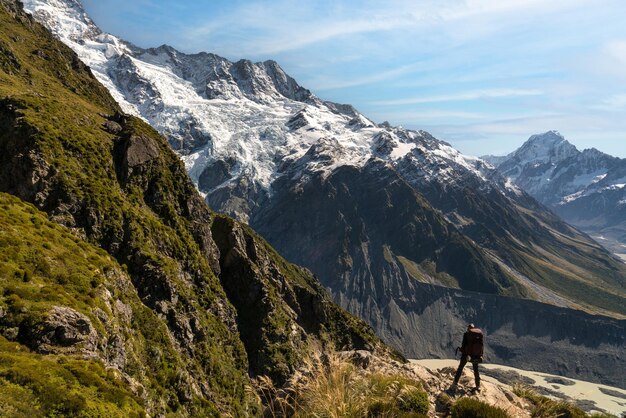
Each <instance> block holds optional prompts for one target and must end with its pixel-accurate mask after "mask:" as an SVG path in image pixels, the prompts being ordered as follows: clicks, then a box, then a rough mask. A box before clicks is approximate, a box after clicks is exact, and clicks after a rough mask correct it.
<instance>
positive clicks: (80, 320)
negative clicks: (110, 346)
mask: <svg viewBox="0 0 626 418" xmlns="http://www.w3.org/2000/svg"><path fill="white" fill-rule="evenodd" d="M18 338H19V340H20V341H22V342H24V343H25V344H26V345H28V346H29V347H31V348H32V349H33V350H35V351H38V352H40V353H44V354H50V353H55V354H82V355H85V356H94V355H95V351H96V346H97V343H98V335H97V333H96V331H95V329H94V328H93V325H92V324H91V320H90V319H89V318H88V317H87V316H85V315H83V314H81V313H79V312H77V311H75V310H74V309H71V308H68V307H66V306H54V307H53V308H52V309H51V310H50V311H49V312H48V313H47V314H46V316H45V317H44V318H43V319H42V320H41V322H39V323H36V324H23V325H22V327H21V329H20V333H19V336H18Z"/></svg>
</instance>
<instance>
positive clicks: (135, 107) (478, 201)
mask: <svg viewBox="0 0 626 418" xmlns="http://www.w3.org/2000/svg"><path fill="white" fill-rule="evenodd" d="M57 3H58V1H56V2H55V1H42V0H28V1H26V2H25V7H26V8H27V10H29V11H30V12H32V13H33V14H34V16H35V17H36V18H37V19H39V20H40V21H42V22H44V23H45V24H46V25H47V26H49V27H51V29H52V30H53V31H54V32H55V33H57V35H58V36H59V37H60V38H61V39H62V40H63V41H64V42H66V43H67V44H68V45H69V46H71V47H72V48H73V49H74V50H75V51H76V52H77V54H78V56H79V57H80V58H81V59H82V60H83V61H84V62H85V63H87V64H88V65H89V66H90V67H91V69H92V71H93V72H94V75H95V76H96V77H97V78H98V79H99V80H100V81H101V82H102V83H103V84H104V85H105V86H106V87H107V88H108V89H109V90H110V91H111V94H112V95H113V97H114V98H115V99H116V100H117V101H118V102H119V103H120V106H122V108H124V109H125V110H126V111H128V112H132V113H134V114H137V115H140V116H141V117H142V118H144V119H145V120H147V121H149V122H150V123H151V124H152V125H153V126H154V127H155V128H157V129H158V130H159V131H160V132H161V133H163V134H165V135H166V136H168V138H169V142H170V145H172V146H173V147H174V148H175V149H176V150H177V151H178V153H179V155H181V158H182V159H183V161H185V164H186V167H187V170H188V171H189V173H190V175H191V177H192V179H193V181H194V182H195V183H196V185H197V186H198V188H199V190H200V192H201V193H202V194H203V196H204V197H205V198H206V200H207V202H208V203H209V204H210V206H211V207H213V208H214V209H216V210H218V211H220V212H225V213H228V214H231V215H233V216H236V217H238V218H239V219H241V220H244V221H247V222H248V223H249V224H250V225H251V226H252V227H253V228H254V229H255V230H257V231H259V232H260V233H261V234H262V235H263V236H264V238H266V239H268V241H269V242H270V243H271V244H272V245H274V246H275V247H276V248H277V249H278V250H279V251H280V252H281V254H284V255H285V256H286V257H287V258H288V259H289V260H290V261H296V262H300V263H302V264H303V265H305V266H307V267H309V268H310V269H311V270H312V271H313V272H314V273H316V274H317V275H318V276H319V278H320V280H321V281H322V283H323V284H324V285H325V286H326V287H327V288H329V289H330V291H331V292H332V294H333V297H334V298H335V300H337V301H339V302H340V303H341V304H342V306H344V307H346V308H348V309H349V310H350V311H351V312H353V313H357V314H359V315H360V316H361V317H363V318H365V319H366V320H367V321H368V322H369V323H370V324H373V325H374V326H375V327H376V331H377V332H378V333H379V335H384V336H386V337H387V338H389V336H395V337H393V339H388V341H390V342H393V344H394V345H395V346H396V347H398V348H401V349H402V350H403V351H405V352H408V351H410V350H413V349H414V348H415V347H416V348H415V349H417V350H419V351H416V352H415V353H416V354H418V355H427V353H429V352H430V351H432V350H433V348H434V347H437V346H439V344H441V343H442V341H440V340H439V339H436V340H433V341H423V342H422V344H421V345H418V346H415V345H414V342H415V341H414V340H413V339H411V338H410V336H411V335H412V334H414V333H415V327H416V326H417V324H418V322H411V321H405V320H403V317H404V316H410V313H411V312H412V311H413V310H415V309H418V310H419V307H415V306H412V305H411V304H410V303H406V301H412V300H418V299H419V292H421V291H429V290H428V289H429V288H423V287H421V286H420V284H421V283H430V284H433V285H439V286H447V287H452V288H461V289H464V290H470V291H481V292H488V293H493V294H497V295H510V296H514V297H518V298H532V299H536V300H540V301H544V302H548V303H552V304H557V305H560V306H563V307H573V308H584V309H588V310H590V311H593V312H605V313H608V314H610V315H615V316H620V315H624V312H623V310H624V304H623V300H624V294H623V292H624V280H625V277H626V270H625V268H624V266H623V264H622V263H620V262H619V261H617V260H615V259H614V258H612V257H611V256H610V254H608V253H607V252H606V251H605V250H604V249H602V248H601V247H600V246H599V245H598V244H597V243H595V242H593V241H592V240H590V239H589V238H588V237H586V236H585V235H583V234H581V233H580V232H579V231H577V230H575V229H574V228H572V227H570V226H569V225H567V224H565V223H563V222H562V221H561V220H560V219H558V218H557V217H556V216H554V215H553V214H552V213H550V212H548V211H546V210H545V208H544V207H543V206H542V205H540V204H539V203H537V202H536V201H535V200H534V199H533V198H531V197H530V196H529V195H527V194H526V193H525V192H523V191H522V190H521V189H519V188H518V187H516V186H514V185H513V184H511V183H510V182H507V181H506V179H505V178H504V177H502V176H501V175H500V174H499V173H497V172H496V171H495V170H494V169H493V168H492V167H490V166H489V165H488V164H486V163H485V162H483V161H482V160H480V159H477V158H472V157H467V156H464V155H462V154H460V153H459V152H458V151H456V150H454V149H453V148H452V147H450V146H449V145H448V144H446V143H445V142H442V141H439V140H437V139H436V138H434V137H432V136H431V135H429V134H428V133H427V132H424V131H411V130H406V129H403V128H399V127H391V126H389V125H388V124H381V125H376V124H375V123H373V122H372V121H370V120H368V119H367V118H366V117H364V116H363V115H360V114H359V113H358V112H357V111H355V110H354V109H353V108H352V107H351V106H348V105H338V104H334V103H328V102H324V101H322V100H320V99H318V98H316V97H315V96H314V95H312V94H310V92H308V91H307V90H305V89H303V88H301V87H300V86H298V85H297V83H295V82H294V81H293V80H292V79H290V78H289V77H288V76H287V75H286V74H284V72H283V71H282V70H280V69H279V68H278V67H277V66H276V65H275V64H273V63H256V64H254V63H250V62H249V61H248V62H246V61H240V62H238V63H232V62H230V61H228V60H225V59H223V58H220V57H217V56H215V55H212V54H206V53H200V54H193V55H188V54H183V53H180V52H178V51H175V50H174V49H173V48H171V47H166V46H163V47H159V48H155V49H142V48H138V47H136V46H133V45H131V44H129V43H127V42H124V41H122V40H120V39H118V38H116V37H115V36H113V35H109V34H105V33H102V32H100V31H98V32H97V33H95V32H94V31H93V26H92V25H93V24H92V22H91V21H88V20H86V19H85V18H84V13H83V12H82V11H81V10H80V9H77V8H75V7H74V6H75V5H76V3H75V2H71V3H64V4H65V5H66V6H67V7H65V8H59V7H57ZM67 21H71V22H72V25H66V24H65V22H67ZM66 26H67V28H66ZM75 31H78V32H80V31H83V32H84V33H85V36H84V38H83V39H82V40H81V38H80V37H79V38H76V37H74V36H73V35H72V34H74V33H75ZM392 312H393V313H394V314H393V315H391V313H392ZM496 313H497V312H495V311H489V312H485V315H487V316H489V315H495V314H496ZM485 320H486V319H485ZM617 323H618V324H620V325H619V326H623V324H621V323H619V322H617ZM425 326H431V327H432V326H433V325H432V324H430V325H425ZM546 332H550V330H549V329H546ZM433 337H434V338H438V337H437V335H436V334H433ZM568 344H571V347H570V349H571V350H572V351H576V350H577V348H576V345H577V343H574V342H571V341H570V342H569V343H568ZM618 344H619V343H618ZM521 354H522V355H521V356H520V357H519V358H518V359H517V360H516V361H524V357H523V356H524V353H521Z"/></svg>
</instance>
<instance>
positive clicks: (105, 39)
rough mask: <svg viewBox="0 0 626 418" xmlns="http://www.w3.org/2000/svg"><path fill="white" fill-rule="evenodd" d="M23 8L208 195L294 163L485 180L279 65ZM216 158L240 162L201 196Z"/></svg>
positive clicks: (74, 7) (41, 1) (432, 143)
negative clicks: (377, 161)
mask: <svg viewBox="0 0 626 418" xmlns="http://www.w3.org/2000/svg"><path fill="white" fill-rule="evenodd" d="M24 7H25V10H26V11H28V12H30V13H33V15H34V16H35V18H36V19H38V20H39V21H41V22H42V23H43V24H44V25H46V26H47V27H48V28H50V29H51V30H52V31H53V33H54V34H55V35H56V36H57V37H59V38H60V39H61V40H62V41H63V42H65V43H66V44H67V45H69V46H70V47H71V48H72V49H74V51H76V52H77V54H78V55H79V57H80V58H81V60H82V61H83V62H85V63H86V64H87V65H88V66H90V67H91V69H92V72H93V73H94V75H95V76H96V77H97V78H98V80H99V81H100V82H102V83H103V84H104V85H105V86H106V87H107V88H108V89H109V91H110V92H111V93H112V95H113V97H114V98H115V99H116V100H117V101H118V102H119V103H120V105H121V107H122V108H123V109H124V111H126V112H128V113H131V114H134V115H137V116H140V117H142V118H143V119H145V120H146V121H148V122H149V123H150V124H151V125H152V126H154V127H155V128H156V129H157V130H159V131H160V132H161V133H163V134H164V135H165V136H166V137H167V138H168V139H169V141H170V143H171V144H172V146H173V147H174V149H175V150H177V151H178V152H179V153H180V154H181V157H182V159H183V160H184V162H185V164H186V166H187V169H188V171H189V173H190V175H191V177H192V179H193V180H194V181H195V182H196V183H197V184H198V185H199V187H200V189H201V191H202V192H203V193H211V192H215V191H216V190H218V189H220V188H223V187H227V186H228V187H231V186H232V185H234V184H243V183H245V184H254V185H255V186H254V187H260V188H261V189H263V190H265V191H266V192H267V193H271V184H272V182H273V181H274V180H275V179H276V178H277V177H279V176H281V175H283V170H282V169H281V168H284V167H286V166H289V164H288V163H289V162H295V161H299V163H306V164H308V168H307V170H318V171H320V172H324V173H325V172H328V171H329V170H332V169H334V168H336V167H338V166H340V165H357V166H358V165H364V164H365V163H366V162H367V161H368V160H369V159H370V158H372V157H376V158H381V159H383V160H385V161H387V163H389V164H392V165H396V164H398V163H399V161H402V160H405V159H406V158H407V157H409V158H410V159H412V160H413V161H414V163H415V164H418V163H419V165H416V166H415V167H414V168H413V170H418V171H420V172H421V174H420V176H421V177H422V178H423V179H426V180H429V181H430V180H432V181H435V180H436V181H439V182H452V181H455V178H460V177H462V175H465V174H466V173H471V174H472V175H475V176H476V177H477V178H480V179H482V180H483V181H486V178H485V170H487V169H490V168H488V167H486V166H485V165H484V164H483V163H482V161H481V160H478V159H475V158H472V157H466V156H464V155H462V154H461V153H459V152H458V151H456V150H455V149H454V148H452V147H451V146H449V145H448V144H446V143H444V142H441V141H438V140H437V139H435V138H433V137H432V136H431V135H430V134H428V133H426V132H423V131H420V132H415V131H409V130H406V129H403V128H400V127H396V128H393V127H391V126H390V125H389V124H382V125H376V124H375V123H374V122H372V121H371V120H369V119H368V118H366V117H365V116H363V115H362V114H361V113H359V112H358V111H357V110H356V109H354V107H352V106H351V105H344V104H338V103H332V102H325V101H322V100H320V99H318V98H317V97H316V96H315V95H314V94H313V93H311V92H310V91H309V90H307V89H306V88H304V87H302V86H300V85H299V84H298V83H297V82H296V81H295V80H294V79H293V78H292V77H290V76H289V75H288V74H287V73H286V72H285V71H284V70H283V69H282V68H281V67H280V66H279V65H278V63H276V62H275V61H271V60H268V61H264V62H257V63H253V62H251V61H249V60H240V61H237V62H231V61H229V60H227V59H225V58H222V57H219V56H217V55H215V54H210V53H205V52H201V53H197V54H185V53H182V52H179V51H177V50H176V49H174V48H172V47H171V46H168V45H162V46H160V47H157V48H150V49H142V48H138V47H136V46H133V45H132V44H130V43H128V42H125V41H123V40H121V39H119V38H117V37H115V36H113V35H110V34H107V33H103V32H102V31H100V29H98V27H97V26H96V25H95V24H94V23H93V21H92V20H91V19H90V18H89V16H87V14H86V13H85V11H84V10H83V8H82V6H81V4H80V2H79V1H78V0H25V1H24ZM381 141H382V142H381ZM322 151H323V152H322ZM305 156H306V158H303V157H305ZM410 156H412V157H410ZM316 158H317V159H318V160H319V161H318V160H316ZM331 160H332V161H331ZM220 161H222V162H224V161H229V162H233V161H234V162H236V163H228V164H222V165H221V166H220V167H222V168H223V169H224V170H230V171H229V173H228V175H225V176H224V178H223V179H221V180H223V181H221V182H217V181H205V182H203V184H206V185H210V186H211V187H212V189H206V190H203V189H202V185H201V184H200V183H201V182H200V181H199V180H200V178H201V177H202V178H205V179H206V178H208V177H210V176H209V174H208V173H205V171H206V170H207V169H211V167H213V166H214V165H215V163H217V162H220ZM286 163H287V164H286ZM285 164H286V165H285ZM203 174H204V176H203ZM212 180H215V179H212ZM242 182H243V183H242ZM229 185H230V186H229ZM242 187H243V186H242Z"/></svg>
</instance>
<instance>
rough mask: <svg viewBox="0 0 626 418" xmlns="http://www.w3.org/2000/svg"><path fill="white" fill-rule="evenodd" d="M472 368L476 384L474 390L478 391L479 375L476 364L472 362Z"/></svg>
mask: <svg viewBox="0 0 626 418" xmlns="http://www.w3.org/2000/svg"><path fill="white" fill-rule="evenodd" d="M472 366H473V368H474V383H476V389H480V374H479V373H478V362H477V361H473V362H472Z"/></svg>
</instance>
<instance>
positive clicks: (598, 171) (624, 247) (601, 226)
mask: <svg viewBox="0 0 626 418" xmlns="http://www.w3.org/2000/svg"><path fill="white" fill-rule="evenodd" d="M482 158H483V159H484V160H486V161H488V162H490V163H492V164H493V165H494V167H496V168H497V170H498V172H500V174H502V176H504V177H506V178H509V179H511V181H512V182H513V183H514V184H515V185H517V186H518V187H520V188H521V189H523V190H525V191H526V192H528V193H529V194H530V195H532V196H533V197H534V198H536V199H537V200H538V201H540V202H541V203H543V204H544V205H546V206H547V207H548V208H550V209H551V210H553V211H554V212H555V213H556V214H558V215H559V216H560V217H561V218H563V219H564V220H565V221H567V222H568V223H570V224H572V225H574V226H576V227H577V228H580V229H581V230H582V231H585V232H586V233H588V234H589V235H591V236H592V237H593V238H594V239H596V240H597V241H598V242H599V243H601V244H602V245H604V246H605V247H606V248H608V249H610V250H611V251H613V252H614V253H615V254H618V255H620V256H622V257H623V258H624V257H626V159H623V158H617V157H613V156H610V155H608V154H605V153H603V152H601V151H598V150H597V149H595V148H591V149H585V150H583V151H579V150H578V149H577V148H576V147H575V146H574V145H572V144H571V143H569V142H568V141H567V140H566V139H565V138H564V137H563V136H562V135H561V134H559V133H558V132H556V131H550V132H546V133H544V134H540V135H533V136H531V137H530V138H529V139H528V141H526V142H525V143H524V144H523V145H522V146H521V147H520V148H518V149H517V150H515V151H513V152H512V153H510V154H508V155H506V156H502V157H497V156H484V157H482Z"/></svg>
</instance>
